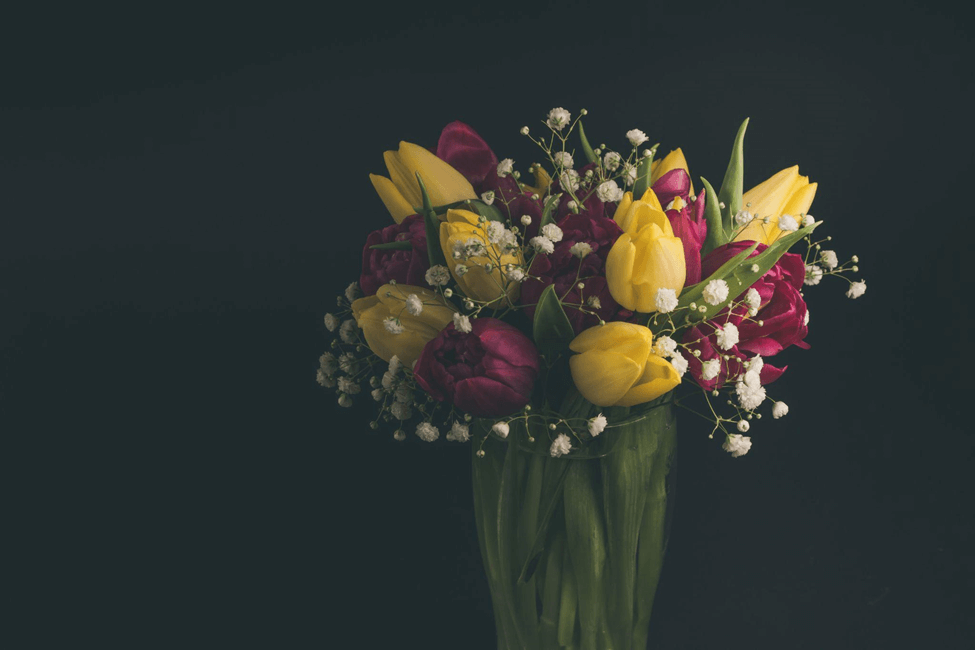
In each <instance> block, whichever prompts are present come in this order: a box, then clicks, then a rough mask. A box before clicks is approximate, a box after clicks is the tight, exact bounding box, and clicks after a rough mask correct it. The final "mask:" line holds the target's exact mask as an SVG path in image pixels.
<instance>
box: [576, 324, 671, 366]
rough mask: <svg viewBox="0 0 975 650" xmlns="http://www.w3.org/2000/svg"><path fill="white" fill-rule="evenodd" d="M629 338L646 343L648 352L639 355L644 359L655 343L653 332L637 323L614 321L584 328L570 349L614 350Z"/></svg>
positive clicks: (583, 350)
mask: <svg viewBox="0 0 975 650" xmlns="http://www.w3.org/2000/svg"><path fill="white" fill-rule="evenodd" d="M627 339H637V340H639V341H641V342H642V343H643V344H644V345H646V349H647V352H646V353H643V354H642V355H639V356H640V359H641V361H642V359H643V356H645V355H646V354H648V353H649V350H650V346H651V345H653V332H651V331H650V330H649V329H648V328H646V327H644V326H643V325H637V324H636V323H627V322H625V321H612V322H609V323H606V324H605V325H596V326H594V327H590V328H589V329H586V330H583V331H582V333H581V334H579V335H578V336H577V337H575V338H574V339H572V342H571V343H569V349H570V350H572V351H573V352H588V351H589V350H613V349H615V346H617V345H618V344H619V343H621V342H622V341H624V340H627ZM634 358H636V357H634Z"/></svg>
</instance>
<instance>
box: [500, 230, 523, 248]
mask: <svg viewBox="0 0 975 650" xmlns="http://www.w3.org/2000/svg"><path fill="white" fill-rule="evenodd" d="M500 246H501V250H502V251H503V252H509V251H511V250H514V249H516V248H519V246H518V236H517V235H515V233H513V232H511V231H510V230H508V229H507V228H506V229H505V230H504V231H503V232H502V233H501V242H500Z"/></svg>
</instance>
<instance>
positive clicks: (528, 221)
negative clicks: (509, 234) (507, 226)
mask: <svg viewBox="0 0 975 650" xmlns="http://www.w3.org/2000/svg"><path fill="white" fill-rule="evenodd" d="M521 225H523V226H530V225H532V217H531V215H530V214H523V215H521Z"/></svg>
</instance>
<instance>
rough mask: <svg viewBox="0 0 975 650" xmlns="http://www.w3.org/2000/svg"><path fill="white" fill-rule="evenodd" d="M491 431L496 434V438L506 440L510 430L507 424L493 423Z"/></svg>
mask: <svg viewBox="0 0 975 650" xmlns="http://www.w3.org/2000/svg"><path fill="white" fill-rule="evenodd" d="M491 431H494V432H495V433H496V434H498V437H501V438H507V437H508V431H510V429H509V427H508V423H507V422H495V423H494V426H493V427H491Z"/></svg>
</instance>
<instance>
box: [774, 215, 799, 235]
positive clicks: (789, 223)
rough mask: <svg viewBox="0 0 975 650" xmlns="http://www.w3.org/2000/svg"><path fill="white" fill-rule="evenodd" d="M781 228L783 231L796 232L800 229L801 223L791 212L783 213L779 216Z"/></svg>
mask: <svg viewBox="0 0 975 650" xmlns="http://www.w3.org/2000/svg"><path fill="white" fill-rule="evenodd" d="M779 230H781V231H783V232H795V231H797V230H799V223H798V222H797V221H796V219H795V217H793V216H792V215H791V214H783V215H782V216H781V217H779Z"/></svg>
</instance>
